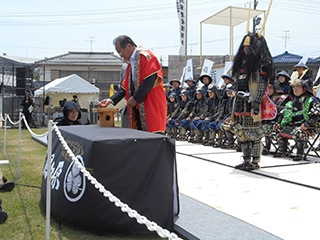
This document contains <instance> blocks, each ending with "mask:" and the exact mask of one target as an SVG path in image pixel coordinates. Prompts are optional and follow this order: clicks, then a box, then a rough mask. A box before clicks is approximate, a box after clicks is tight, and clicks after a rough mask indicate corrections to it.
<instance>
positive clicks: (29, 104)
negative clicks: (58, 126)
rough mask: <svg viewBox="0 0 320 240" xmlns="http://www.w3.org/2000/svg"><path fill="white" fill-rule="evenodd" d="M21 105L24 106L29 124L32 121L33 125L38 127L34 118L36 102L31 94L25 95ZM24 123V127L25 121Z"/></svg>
mask: <svg viewBox="0 0 320 240" xmlns="http://www.w3.org/2000/svg"><path fill="white" fill-rule="evenodd" d="M21 106H22V107H23V109H22V113H23V115H24V117H25V119H26V121H27V124H28V125H29V124H30V123H31V124H32V125H33V127H37V125H36V123H35V122H34V120H33V118H32V111H33V109H34V104H33V100H32V98H31V95H30V94H26V95H25V97H24V99H23V101H22V103H21ZM22 125H23V128H26V126H25V123H24V121H23V122H22Z"/></svg>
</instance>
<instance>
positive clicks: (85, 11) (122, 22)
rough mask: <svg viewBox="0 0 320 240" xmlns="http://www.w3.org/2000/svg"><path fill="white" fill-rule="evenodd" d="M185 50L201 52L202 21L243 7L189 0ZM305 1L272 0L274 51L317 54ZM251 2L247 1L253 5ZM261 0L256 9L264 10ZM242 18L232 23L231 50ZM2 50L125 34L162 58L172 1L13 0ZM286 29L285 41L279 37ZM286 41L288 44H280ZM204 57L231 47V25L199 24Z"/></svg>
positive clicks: (43, 49)
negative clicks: (225, 10)
mask: <svg viewBox="0 0 320 240" xmlns="http://www.w3.org/2000/svg"><path fill="white" fill-rule="evenodd" d="M188 2H189V5H188V16H189V18H188V55H196V54H199V52H200V21H202V20H204V19H206V18H207V17H209V16H211V15H213V14H215V13H217V12H218V11H220V10H222V9H224V8H226V7H228V6H237V7H245V6H248V5H249V3H248V1H239V0H224V1H223V0H214V1H213V0H188ZM319 2H320V1H319V0H310V1H308V4H307V5H306V4H305V3H304V1H299V0H291V1H289V0H274V1H273V5H272V8H271V12H270V15H269V18H268V21H267V26H266V36H265V37H266V39H267V42H268V45H269V48H270V51H271V53H272V55H273V56H275V55H278V54H281V53H283V52H284V51H285V50H287V51H289V52H290V53H294V54H299V55H302V56H303V55H305V54H307V53H308V52H309V54H310V55H309V56H310V57H319V56H320V44H319V42H320V27H319V22H320V15H319V14H318V13H319V12H320V4H319ZM252 5H253V3H252ZM268 5H269V1H266V0H260V1H259V2H258V6H257V9H259V10H266V9H267V8H268ZM245 29H246V24H241V25H238V26H236V27H235V29H234V43H235V44H234V51H235V52H236V50H237V48H238V45H239V43H240V41H241V39H242V37H243V35H244V34H245ZM0 31H1V38H0V51H1V54H2V53H6V54H7V55H9V56H20V57H32V58H39V59H41V58H44V57H54V56H57V55H61V54H65V53H67V52H68V51H90V50H92V51H108V52H113V51H114V48H113V45H112V40H113V39H114V38H115V37H116V36H118V35H120V34H126V35H129V36H131V37H132V38H133V40H134V41H135V42H136V43H137V45H142V46H143V47H145V48H149V49H152V50H153V51H154V52H155V53H156V55H157V56H158V57H159V58H162V59H163V61H164V62H166V61H167V58H168V57H167V56H168V55H177V54H178V53H179V48H180V46H179V21H178V16H177V13H176V1H175V0H162V1H150V0H139V1H129V0H122V1H110V0H91V1H85V0H64V1H62V0H28V1H22V0H11V1H5V2H4V3H2V4H1V8H0ZM286 34H287V41H286V40H285V36H286ZM285 46H286V47H285ZM202 53H203V54H204V55H213V54H215V55H216V54H217V55H224V54H228V53H229V28H228V27H224V26H216V25H203V50H202Z"/></svg>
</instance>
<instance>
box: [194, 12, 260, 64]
mask: <svg viewBox="0 0 320 240" xmlns="http://www.w3.org/2000/svg"><path fill="white" fill-rule="evenodd" d="M260 14H263V15H265V11H264V10H257V9H249V8H240V7H232V6H229V7H227V8H225V9H223V10H221V11H219V12H218V13H216V14H214V15H212V16H210V17H208V18H206V19H204V20H202V21H201V22H200V65H202V24H214V25H222V26H229V29H230V30H229V31H230V61H232V60H233V59H232V58H233V28H234V27H235V26H237V25H239V24H241V23H243V22H246V21H249V20H251V19H252V18H254V17H256V16H258V15H260ZM245 34H246V33H245Z"/></svg>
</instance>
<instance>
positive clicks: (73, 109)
mask: <svg viewBox="0 0 320 240" xmlns="http://www.w3.org/2000/svg"><path fill="white" fill-rule="evenodd" d="M62 112H63V117H59V118H56V119H55V120H54V121H55V122H57V126H70V125H82V123H81V121H80V118H81V111H80V108H79V105H78V104H77V103H75V102H73V101H68V102H66V103H65V104H64V107H63V110H62Z"/></svg>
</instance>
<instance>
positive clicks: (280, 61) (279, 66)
mask: <svg viewBox="0 0 320 240" xmlns="http://www.w3.org/2000/svg"><path fill="white" fill-rule="evenodd" d="M302 57H303V56H299V55H295V54H292V53H289V52H287V51H285V52H284V53H282V54H280V55H277V56H274V57H273V63H274V64H275V66H276V74H277V73H278V72H281V71H286V72H287V73H288V74H289V75H291V74H292V72H293V70H294V66H295V65H296V64H297V63H299V61H300V60H301V59H302ZM306 65H307V66H308V67H309V74H310V76H311V78H312V79H313V80H314V79H315V77H316V75H317V72H318V69H319V66H320V61H319V59H315V58H308V61H307V63H306Z"/></svg>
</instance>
